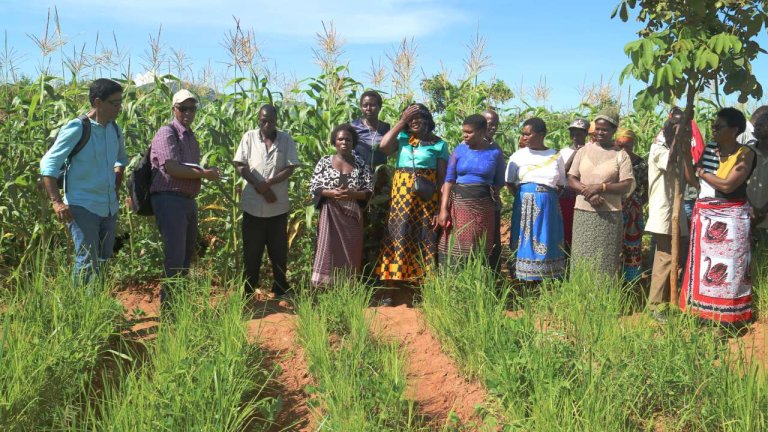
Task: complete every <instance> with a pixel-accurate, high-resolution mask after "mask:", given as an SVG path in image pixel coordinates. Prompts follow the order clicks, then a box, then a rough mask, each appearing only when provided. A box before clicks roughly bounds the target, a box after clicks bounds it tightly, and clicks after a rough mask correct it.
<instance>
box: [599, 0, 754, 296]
mask: <svg viewBox="0 0 768 432" xmlns="http://www.w3.org/2000/svg"><path fill="white" fill-rule="evenodd" d="M634 9H638V10H639V12H638V16H637V21H639V22H641V23H643V25H644V27H643V28H642V29H641V30H640V31H638V36H640V39H638V40H636V41H633V42H630V43H628V44H627V45H626V46H625V47H624V51H625V52H626V53H627V55H628V56H629V57H630V59H631V61H632V63H631V64H629V65H628V66H627V67H626V68H625V69H624V71H622V73H621V77H620V81H621V82H623V81H624V80H625V79H626V78H627V77H633V78H636V79H638V80H640V81H643V82H645V83H646V84H647V87H646V88H644V89H643V90H641V91H640V92H638V93H637V95H636V97H635V102H634V105H635V109H655V108H656V107H657V106H658V104H659V103H660V102H665V103H668V104H674V103H676V102H677V101H678V100H679V99H681V98H685V99H684V100H685V109H684V114H683V121H682V123H681V125H682V127H680V128H678V129H677V133H676V134H675V138H674V141H673V146H674V149H675V150H673V154H672V160H673V162H674V163H675V166H676V167H677V169H678V172H680V170H681V169H691V170H692V169H693V166H692V161H691V157H690V152H689V151H682V152H680V151H679V149H680V148H681V147H683V148H686V147H685V146H680V145H674V143H688V142H690V139H691V129H690V124H691V119H693V110H694V104H695V100H696V94H697V93H698V92H700V91H702V90H703V89H705V88H707V87H714V88H715V89H716V91H719V90H720V89H721V88H722V91H723V92H725V93H726V94H733V93H737V94H738V99H739V102H742V103H743V102H746V101H747V100H748V99H749V98H750V97H752V98H755V99H760V98H761V97H762V95H763V88H762V86H761V85H760V83H759V82H757V78H756V77H755V75H754V73H753V71H752V62H753V61H754V60H755V58H757V55H758V54H759V53H765V52H766V51H765V50H764V49H763V48H761V47H760V45H759V44H758V42H757V38H758V36H760V35H764V34H765V30H764V29H765V28H766V24H767V23H768V0H752V1H750V0H622V1H621V3H619V4H618V5H617V6H616V8H615V9H614V11H613V15H612V18H613V17H616V15H618V16H619V18H620V19H621V20H622V21H624V22H626V21H628V20H629V11H630V10H634ZM681 205H682V193H681V185H680V176H679V175H678V176H676V181H675V196H674V206H673V212H672V215H673V216H672V218H673V220H672V241H673V243H672V260H673V261H672V272H671V273H670V282H671V283H670V285H671V287H672V288H671V291H672V292H671V296H670V300H671V301H672V302H676V301H677V293H678V290H677V267H678V262H677V257H678V250H679V241H678V239H679V225H678V215H679V214H680V206H681Z"/></svg>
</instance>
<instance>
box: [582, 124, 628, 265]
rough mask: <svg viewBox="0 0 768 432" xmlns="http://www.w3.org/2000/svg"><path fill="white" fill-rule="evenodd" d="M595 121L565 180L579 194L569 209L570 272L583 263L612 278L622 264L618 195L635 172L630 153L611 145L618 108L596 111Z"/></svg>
mask: <svg viewBox="0 0 768 432" xmlns="http://www.w3.org/2000/svg"><path fill="white" fill-rule="evenodd" d="M594 124H595V126H594V133H593V137H594V138H593V140H592V141H590V142H588V143H587V144H586V145H584V147H582V148H581V149H580V150H579V151H578V152H577V153H576V156H574V158H573V164H572V165H571V169H570V170H569V171H568V185H569V186H570V187H571V189H573V190H575V191H577V192H578V193H579V196H578V197H576V207H575V210H574V213H573V227H574V230H573V243H572V244H571V271H573V270H574V269H575V268H577V267H578V266H587V268H589V269H590V270H591V271H596V272H599V273H603V274H605V275H607V276H611V277H613V276H618V274H619V269H620V268H621V267H620V262H621V261H620V259H621V249H622V245H623V243H624V242H623V241H622V237H623V235H624V220H623V214H622V207H621V199H622V196H623V195H625V194H628V193H630V192H631V189H632V186H633V181H634V175H633V174H632V164H631V162H630V159H629V155H627V153H626V152H625V151H623V150H619V149H616V148H615V147H614V143H613V135H614V134H615V133H616V128H617V127H618V125H619V121H618V115H617V113H612V112H608V113H601V114H599V115H597V116H596V117H595V121H594Z"/></svg>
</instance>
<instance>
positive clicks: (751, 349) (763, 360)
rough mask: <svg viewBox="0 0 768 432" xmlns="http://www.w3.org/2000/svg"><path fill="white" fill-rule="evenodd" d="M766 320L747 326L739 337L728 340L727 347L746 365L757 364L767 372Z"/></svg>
mask: <svg viewBox="0 0 768 432" xmlns="http://www.w3.org/2000/svg"><path fill="white" fill-rule="evenodd" d="M767 343H768V320H766V319H765V318H764V319H762V320H760V321H758V322H755V323H753V324H752V325H750V326H749V329H748V330H747V332H746V333H745V334H744V335H742V336H739V337H735V338H729V339H728V345H729V347H730V348H731V351H732V352H733V353H738V354H739V355H743V356H744V358H745V359H746V362H747V363H748V364H751V363H752V362H757V364H760V365H762V367H763V370H764V371H766V372H768V350H767V349H766V344H767Z"/></svg>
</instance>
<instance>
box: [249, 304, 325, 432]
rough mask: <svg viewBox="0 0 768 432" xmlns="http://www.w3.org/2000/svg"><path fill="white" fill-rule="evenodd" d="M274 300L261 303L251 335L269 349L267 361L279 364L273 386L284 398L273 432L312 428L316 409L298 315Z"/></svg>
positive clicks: (252, 323)
mask: <svg viewBox="0 0 768 432" xmlns="http://www.w3.org/2000/svg"><path fill="white" fill-rule="evenodd" d="M271 303H274V302H259V304H258V305H257V306H255V307H254V308H253V310H255V312H254V319H252V320H250V321H248V338H249V340H251V341H253V342H254V343H258V344H259V346H261V348H263V349H264V350H265V351H266V352H267V362H268V363H269V365H271V366H279V368H280V370H279V372H278V374H277V375H276V376H275V377H274V378H275V384H274V388H273V389H272V391H273V393H274V396H279V397H280V398H281V399H282V404H281V407H280V412H279V413H278V415H277V419H276V424H275V425H274V427H272V428H271V429H270V430H271V431H281V430H290V431H310V430H312V429H311V424H312V412H311V409H310V407H309V404H308V403H309V395H308V394H307V393H306V391H305V388H306V387H307V386H308V385H310V384H311V383H312V378H311V376H310V374H309V370H308V368H307V363H306V361H305V358H304V352H303V350H302V348H301V345H300V344H299V341H298V338H297V336H296V315H294V314H293V313H290V312H289V311H286V310H285V309H284V308H281V307H280V306H278V305H277V304H271Z"/></svg>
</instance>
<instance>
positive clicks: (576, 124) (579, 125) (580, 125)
mask: <svg viewBox="0 0 768 432" xmlns="http://www.w3.org/2000/svg"><path fill="white" fill-rule="evenodd" d="M568 129H584V130H585V131H588V130H589V122H588V121H586V120H584V119H580V118H579V119H576V120H574V121H572V122H571V125H570V126H568Z"/></svg>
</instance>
